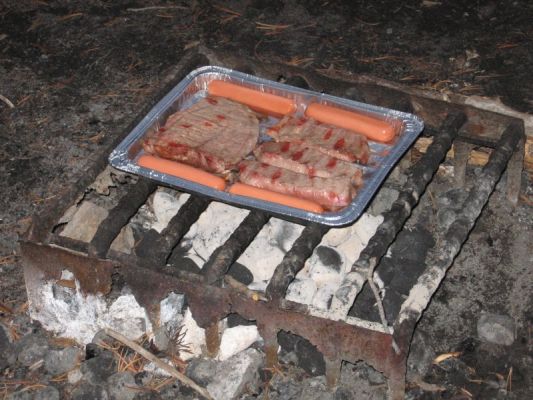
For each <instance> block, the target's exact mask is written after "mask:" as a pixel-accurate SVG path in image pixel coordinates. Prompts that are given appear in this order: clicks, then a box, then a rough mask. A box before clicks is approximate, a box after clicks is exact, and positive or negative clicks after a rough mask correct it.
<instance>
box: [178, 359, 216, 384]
mask: <svg viewBox="0 0 533 400" xmlns="http://www.w3.org/2000/svg"><path fill="white" fill-rule="evenodd" d="M218 364H219V363H218V362H216V361H215V360H213V359H211V358H193V359H192V360H190V361H189V364H188V365H187V370H186V375H187V376H188V377H189V378H191V379H192V380H193V381H195V382H196V383H198V384H199V385H201V386H207V385H208V384H209V383H211V381H212V380H213V379H214V377H215V374H216V371H217V365H218Z"/></svg>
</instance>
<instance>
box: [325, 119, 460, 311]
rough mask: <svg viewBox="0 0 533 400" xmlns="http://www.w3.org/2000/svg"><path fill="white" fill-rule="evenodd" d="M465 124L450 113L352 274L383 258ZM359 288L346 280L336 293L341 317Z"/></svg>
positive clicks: (409, 174) (412, 169)
mask: <svg viewBox="0 0 533 400" xmlns="http://www.w3.org/2000/svg"><path fill="white" fill-rule="evenodd" d="M465 121H466V116H465V115H464V114H463V113H460V112H454V113H451V114H449V115H448V117H447V118H446V119H445V121H444V123H443V124H442V127H441V132H440V134H439V135H438V136H436V137H435V140H434V141H433V143H432V144H431V145H430V147H429V148H428V150H427V152H426V154H424V156H423V157H422V158H421V159H420V160H419V161H418V162H417V163H416V164H415V165H413V166H412V167H411V168H410V169H409V171H408V173H407V175H408V179H407V183H406V185H405V187H404V188H403V189H401V191H400V194H399V196H398V199H397V200H396V201H395V202H394V204H393V205H392V207H391V209H390V210H389V211H388V212H386V213H385V214H384V215H383V223H382V224H381V225H380V226H379V227H378V229H377V231H376V233H375V234H374V236H372V238H371V239H370V241H369V242H368V245H367V246H366V247H365V249H364V250H363V251H362V252H361V254H360V256H359V259H358V260H357V261H356V262H355V263H354V265H353V266H352V269H351V271H352V272H362V271H363V272H365V273H366V271H368V270H369V269H370V268H373V267H375V266H376V265H377V264H378V263H379V260H380V259H381V258H382V257H383V256H384V255H385V253H386V252H387V249H388V248H389V246H390V244H391V243H392V242H393V241H394V239H395V237H396V235H397V234H398V232H399V231H400V230H401V229H402V227H403V225H404V224H405V221H406V220H407V218H409V216H410V215H411V211H412V209H413V207H414V206H415V205H416V204H417V203H418V201H419V199H420V196H422V193H423V192H424V190H425V189H426V186H427V185H428V184H429V182H430V181H431V179H432V178H433V176H434V175H435V173H436V172H437V169H438V168H439V165H440V163H441V162H442V160H443V159H444V157H446V153H447V152H448V150H449V149H450V147H451V145H452V142H453V140H454V139H455V137H456V136H457V134H458V131H459V129H460V128H461V126H462V125H463V124H464V123H465ZM360 289H361V288H356V287H354V282H352V281H350V280H347V281H346V280H345V281H344V282H343V283H342V284H341V286H340V288H339V289H338V290H337V292H336V293H335V296H334V297H335V298H334V301H338V302H339V303H340V305H341V308H342V310H343V313H344V315H346V314H347V313H348V311H349V309H350V307H351V306H352V303H353V301H354V299H355V297H354V296H356V295H357V292H358V291H359V290H360Z"/></svg>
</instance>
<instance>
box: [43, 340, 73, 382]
mask: <svg viewBox="0 0 533 400" xmlns="http://www.w3.org/2000/svg"><path fill="white" fill-rule="evenodd" d="M79 360H80V350H79V349H78V348H76V347H67V348H64V349H61V350H51V351H49V352H48V354H47V355H46V356H45V358H44V369H45V370H46V372H48V373H49V374H50V375H61V374H64V373H65V372H68V371H70V370H71V369H73V368H74V367H75V366H76V364H77V363H78V361H79Z"/></svg>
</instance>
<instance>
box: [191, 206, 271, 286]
mask: <svg viewBox="0 0 533 400" xmlns="http://www.w3.org/2000/svg"><path fill="white" fill-rule="evenodd" d="M269 218H270V216H269V215H268V214H266V213H264V212H261V211H250V213H249V214H248V215H247V216H246V218H245V219H244V220H243V221H242V222H241V224H240V225H239V226H238V227H237V229H236V230H235V231H234V232H233V233H232V234H231V236H230V237H229V238H228V240H226V242H225V243H224V244H223V245H222V246H220V247H219V248H217V249H216V250H215V251H214V252H213V254H212V255H211V257H210V258H209V260H208V261H207V263H206V264H205V265H204V267H203V268H202V275H204V276H205V277H206V279H207V283H209V284H213V283H215V282H217V281H218V280H220V279H221V278H222V277H223V276H224V274H225V273H226V272H227V271H228V269H229V268H230V267H231V265H232V264H233V263H234V262H235V261H236V260H237V258H239V256H240V255H241V254H242V253H243V252H244V250H246V248H247V247H248V246H249V245H250V243H251V242H252V240H254V238H255V237H256V236H257V234H258V233H259V231H261V229H262V228H263V226H265V224H266V223H267V222H268V220H269Z"/></svg>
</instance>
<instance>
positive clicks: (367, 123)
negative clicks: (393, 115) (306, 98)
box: [305, 103, 398, 143]
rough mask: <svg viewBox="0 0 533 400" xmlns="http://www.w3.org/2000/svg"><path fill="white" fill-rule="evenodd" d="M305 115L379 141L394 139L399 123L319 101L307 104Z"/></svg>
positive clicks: (386, 141) (385, 141)
mask: <svg viewBox="0 0 533 400" xmlns="http://www.w3.org/2000/svg"><path fill="white" fill-rule="evenodd" d="M305 115H306V116H308V117H310V118H314V119H316V120H317V121H320V122H323V123H326V124H331V125H336V126H339V127H341V128H344V129H349V130H351V131H354V132H357V133H360V134H362V135H365V136H366V137H367V138H369V139H370V140H374V141H377V142H384V143H388V142H390V141H392V140H393V139H394V137H395V136H396V132H397V129H398V124H394V123H392V122H388V121H384V120H381V119H378V118H375V117H370V116H368V115H364V114H360V113H357V112H353V111H348V110H343V109H341V108H338V107H333V106H328V105H325V104H319V103H312V104H310V105H309V106H307V109H306V110H305Z"/></svg>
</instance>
